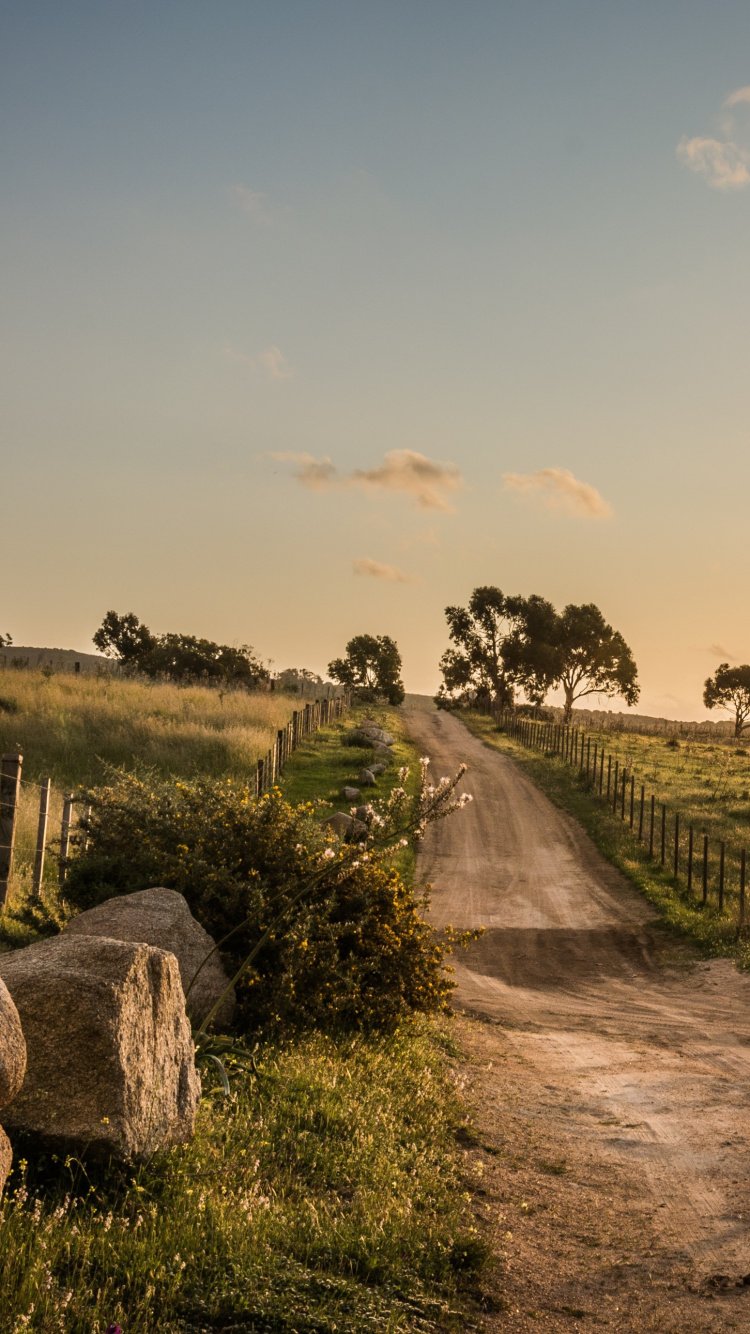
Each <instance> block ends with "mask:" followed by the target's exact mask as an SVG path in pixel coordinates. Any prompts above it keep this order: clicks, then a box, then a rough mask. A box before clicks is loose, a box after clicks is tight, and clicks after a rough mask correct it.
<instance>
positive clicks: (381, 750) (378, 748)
mask: <svg viewBox="0 0 750 1334" xmlns="http://www.w3.org/2000/svg"><path fill="white" fill-rule="evenodd" d="M372 748H373V750H374V751H375V754H376V755H382V756H386V755H387V756H388V758H389V759H390V758H391V757H392V755H393V751H392V750H391V748H390V746H387V745H386V744H385V742H384V741H373V743H372Z"/></svg>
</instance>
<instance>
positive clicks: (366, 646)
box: [328, 635, 404, 704]
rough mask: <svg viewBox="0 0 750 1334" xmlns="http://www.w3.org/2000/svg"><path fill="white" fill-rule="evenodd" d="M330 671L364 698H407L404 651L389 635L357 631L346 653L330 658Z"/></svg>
mask: <svg viewBox="0 0 750 1334" xmlns="http://www.w3.org/2000/svg"><path fill="white" fill-rule="evenodd" d="M328 675H329V676H331V677H332V678H333V680H334V681H340V682H341V684H342V685H344V686H349V687H350V688H351V689H353V690H354V691H356V694H357V696H358V698H359V699H362V700H372V701H374V700H376V699H377V698H378V696H384V697H385V699H386V700H387V701H388V703H389V704H401V702H402V701H403V698H404V683H403V681H402V680H401V654H400V653H399V651H398V645H397V643H396V641H395V639H391V637H390V635H355V636H354V638H353V639H350V640H349V643H348V644H347V646H346V650H345V656H344V657H343V658H334V659H333V662H329V664H328Z"/></svg>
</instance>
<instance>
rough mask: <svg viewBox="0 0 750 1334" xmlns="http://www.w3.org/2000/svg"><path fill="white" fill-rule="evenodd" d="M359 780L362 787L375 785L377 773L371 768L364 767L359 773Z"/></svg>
mask: <svg viewBox="0 0 750 1334" xmlns="http://www.w3.org/2000/svg"><path fill="white" fill-rule="evenodd" d="M357 782H358V783H359V786H360V787H374V786H375V775H374V774H373V772H372V770H371V769H363V770H362V772H361V774H360V775H359V778H358V779H357Z"/></svg>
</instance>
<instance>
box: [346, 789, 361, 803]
mask: <svg viewBox="0 0 750 1334" xmlns="http://www.w3.org/2000/svg"><path fill="white" fill-rule="evenodd" d="M359 795H360V792H359V788H358V787H345V788H344V800H345V801H356V800H357V797H358V796H359Z"/></svg>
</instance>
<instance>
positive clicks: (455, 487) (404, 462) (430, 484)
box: [349, 449, 463, 514]
mask: <svg viewBox="0 0 750 1334" xmlns="http://www.w3.org/2000/svg"><path fill="white" fill-rule="evenodd" d="M349 482H350V485H352V486H361V487H363V488H364V489H365V490H368V489H369V488H370V487H372V488H377V487H382V488H383V490H384V491H403V492H405V493H406V494H407V495H411V496H412V497H413V498H414V500H415V501H416V503H417V505H418V506H419V508H420V509H425V510H442V511H443V512H444V513H445V514H453V513H454V510H455V507H454V506H453V505H451V504H449V503H448V501H447V500H446V497H445V494H444V493H445V492H452V491H460V490H461V487H462V486H463V478H462V476H461V472H460V469H459V468H457V467H456V465H455V463H437V462H436V461H435V459H428V458H427V457H426V455H424V454H417V453H416V451H415V450H413V449H391V450H389V451H388V453H387V454H386V455H385V457H384V459H383V462H382V464H381V465H380V467H379V468H371V469H370V470H369V471H363V470H362V469H361V468H357V470H356V471H355V472H353V473H352V475H351V477H350V479H349Z"/></svg>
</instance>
